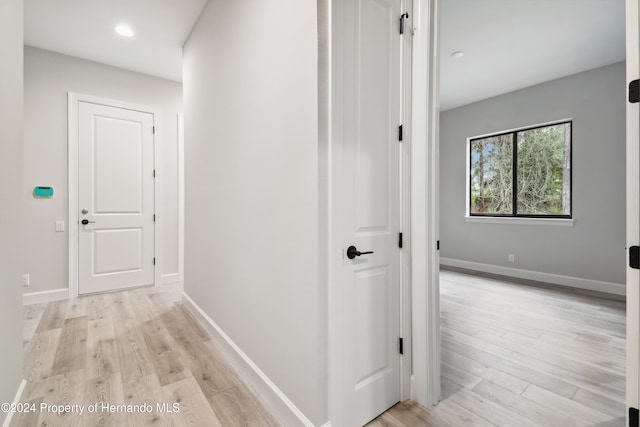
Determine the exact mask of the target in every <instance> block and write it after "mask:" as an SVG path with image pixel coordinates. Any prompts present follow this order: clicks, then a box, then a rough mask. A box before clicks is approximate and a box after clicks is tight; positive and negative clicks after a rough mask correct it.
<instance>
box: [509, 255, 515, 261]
mask: <svg viewBox="0 0 640 427" xmlns="http://www.w3.org/2000/svg"><path fill="white" fill-rule="evenodd" d="M509 262H516V256H515V255H514V254H509Z"/></svg>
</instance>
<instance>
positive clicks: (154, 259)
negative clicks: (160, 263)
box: [153, 257, 156, 265]
mask: <svg viewBox="0 0 640 427" xmlns="http://www.w3.org/2000/svg"><path fill="white" fill-rule="evenodd" d="M153 265H156V258H155V257H153Z"/></svg>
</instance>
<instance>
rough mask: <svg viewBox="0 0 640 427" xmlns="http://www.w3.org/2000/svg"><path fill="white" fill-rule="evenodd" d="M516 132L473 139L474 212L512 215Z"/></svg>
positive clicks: (472, 208) (472, 200)
mask: <svg viewBox="0 0 640 427" xmlns="http://www.w3.org/2000/svg"><path fill="white" fill-rule="evenodd" d="M512 150H513V135H512V134H508V135H498V136H491V137H488V138H482V139H476V140H473V141H471V177H470V179H471V206H470V208H471V209H470V210H471V213H472V214H512V213H513V212H512V207H513V193H512V187H513V175H512V170H513V168H512V163H513V151H512Z"/></svg>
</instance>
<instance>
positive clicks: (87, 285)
mask: <svg viewBox="0 0 640 427" xmlns="http://www.w3.org/2000/svg"><path fill="white" fill-rule="evenodd" d="M153 120H154V116H153V114H150V113H145V112H140V111H134V110H129V109H124V108H117V107H113V106H107V105H100V104H95V103H90V102H79V103H78V210H79V212H78V218H79V221H78V290H79V293H80V294H87V293H94V292H104V291H112V290H118V289H125V288H131V287H138V286H144V285H151V284H153V283H154V264H155V255H154V182H153V180H154V170H153V169H154V167H153V165H154V160H153V152H154V150H153V143H154V136H153Z"/></svg>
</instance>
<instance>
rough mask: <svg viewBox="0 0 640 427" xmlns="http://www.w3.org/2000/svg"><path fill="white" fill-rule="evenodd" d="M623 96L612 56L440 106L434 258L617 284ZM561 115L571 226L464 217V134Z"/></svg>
mask: <svg viewBox="0 0 640 427" xmlns="http://www.w3.org/2000/svg"><path fill="white" fill-rule="evenodd" d="M625 96H626V95H625V64H624V63H622V62H621V63H617V64H612V65H609V66H606V67H602V68H598V69H595V70H591V71H587V72H584V73H580V74H576V75H573V76H569V77H565V78H562V79H558V80H554V81H551V82H547V83H543V84H540V85H536V86H533V87H529V88H526V89H522V90H519V91H516V92H512V93H509V94H506V95H501V96H498V97H495V98H491V99H488V100H484V101H480V102H477V103H474V104H470V105H467V106H464V107H460V108H456V109H453V110H449V111H445V112H443V113H442V114H441V122H440V124H441V130H440V132H441V139H440V201H441V204H440V223H441V229H440V238H441V252H440V255H441V257H443V258H453V259H457V260H463V261H471V262H477V263H483V264H490V265H497V266H503V267H511V268H517V269H523V270H530V271H535V272H543V273H551V274H559V275H564V276H572V277H578V278H584V279H591V280H597V281H604V282H610V283H618V284H623V283H625V179H626V178H625ZM565 118H572V119H573V218H574V219H575V226H574V227H554V226H538V225H526V226H525V225H504V224H478V223H467V222H465V218H464V217H465V191H466V187H465V185H466V140H467V138H468V137H472V136H477V135H482V134H486V133H491V132H497V131H501V130H507V129H513V128H518V127H523V126H529V125H535V124H538V123H544V122H549V121H554V120H559V119H565ZM508 254H515V257H516V262H515V263H509V262H507V256H508Z"/></svg>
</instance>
